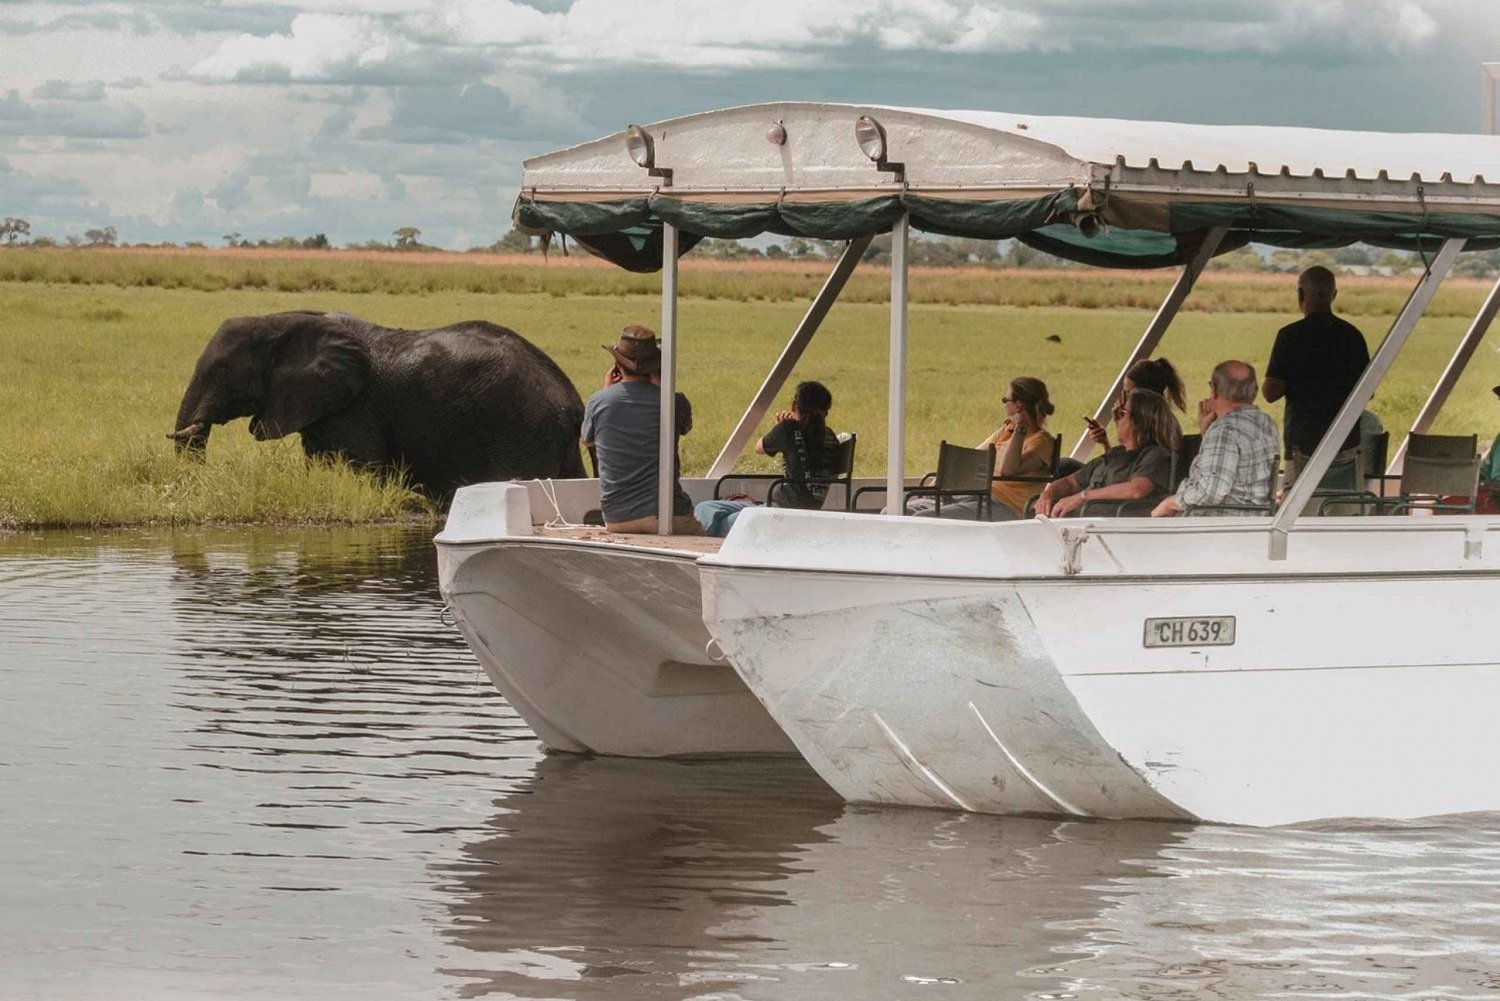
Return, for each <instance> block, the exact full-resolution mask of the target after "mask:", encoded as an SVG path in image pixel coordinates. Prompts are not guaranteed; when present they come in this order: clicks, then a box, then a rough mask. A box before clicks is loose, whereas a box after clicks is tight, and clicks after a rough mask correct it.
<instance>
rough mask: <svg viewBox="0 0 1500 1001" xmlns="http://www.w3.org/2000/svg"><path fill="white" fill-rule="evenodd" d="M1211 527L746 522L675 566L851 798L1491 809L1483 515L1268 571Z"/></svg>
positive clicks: (1244, 541)
mask: <svg viewBox="0 0 1500 1001" xmlns="http://www.w3.org/2000/svg"><path fill="white" fill-rule="evenodd" d="M1230 520H1232V519H1212V521H1211V522H1210V519H1193V521H1192V523H1186V524H1174V523H1171V522H1163V521H1160V520H1158V521H1154V522H1153V521H1151V520H1149V519H1090V520H1088V521H1084V522H1080V523H1078V524H1073V525H1068V526H1067V527H1066V528H1060V525H1059V523H1058V522H1056V521H1045V520H1041V519H1037V520H1033V521H1026V522H1012V523H1006V524H995V525H989V524H972V523H963V522H946V523H943V524H940V525H935V526H932V525H926V524H918V523H916V522H915V520H914V519H907V518H888V517H863V518H850V517H839V516H829V515H823V514H817V513H812V514H809V513H803V512H789V511H777V510H774V509H772V510H765V511H755V512H752V513H749V514H747V515H745V516H742V520H741V522H740V523H739V524H737V525H736V526H735V529H734V531H733V532H732V533H730V536H729V538H728V540H726V545H725V546H724V547H723V549H721V550H720V551H719V553H718V554H717V555H716V556H711V557H705V558H704V559H703V560H702V561H700V567H701V570H702V576H703V593H704V615H705V618H706V620H707V621H708V624H709V629H710V631H711V632H712V633H713V635H714V638H715V639H716V640H717V641H718V643H719V645H720V646H721V647H722V649H723V650H724V652H725V653H726V654H727V655H728V656H729V658H730V660H731V661H732V662H733V663H734V665H735V667H736V668H737V669H738V670H739V672H740V674H741V675H742V676H743V677H744V678H745V680H746V682H747V683H748V684H749V685H750V687H751V688H752V689H753V690H754V691H755V693H756V694H757V695H759V696H760V697H761V699H762V700H763V701H764V702H765V704H766V706H767V707H768V708H769V709H770V711H771V714H772V715H773V716H774V717H775V718H776V720H777V722H779V723H780V724H781V725H782V727H783V728H784V729H785V730H786V731H787V732H788V733H789V734H791V735H792V737H793V739H794V740H796V742H797V747H798V749H799V750H800V751H801V752H802V754H803V756H804V757H806V758H807V760H808V762H809V763H811V764H812V766H813V767H814V768H815V769H817V771H818V773H819V774H820V775H822V776H823V778H824V779H825V780H826V781H827V782H828V783H829V784H830V785H832V786H833V787H834V788H835V789H836V790H838V791H839V792H840V793H841V794H842V795H843V796H844V797H845V798H846V799H848V800H851V801H857V802H874V803H903V804H911V805H919V806H935V807H943V808H948V809H960V810H978V811H983V812H988V813H1052V814H1068V815H1074V816H1083V817H1158V818H1177V819H1191V820H1213V821H1220V822H1226V823H1238V824H1257V825H1268V824H1283V823H1291V822H1295V821H1303V820H1311V819H1316V818H1323V817H1343V816H1351V817H1419V816H1428V815H1433V814H1444V813H1453V812H1461V811H1468V810H1492V809H1495V808H1496V807H1497V805H1500V779H1497V778H1496V777H1495V776H1494V775H1493V769H1492V768H1491V765H1492V764H1493V763H1494V762H1496V761H1500V728H1496V727H1494V726H1493V725H1491V724H1490V722H1489V720H1490V716H1491V714H1492V713H1493V706H1494V705H1495V702H1494V700H1495V699H1496V698H1500V663H1497V660H1500V654H1497V651H1496V649H1495V644H1494V642H1493V628H1492V623H1493V619H1494V614H1495V609H1496V608H1500V519H1495V518H1470V517H1455V518H1401V519H1394V518H1393V519H1376V518H1322V519H1317V524H1316V525H1312V526H1306V527H1300V528H1298V529H1297V532H1296V545H1295V546H1294V547H1292V550H1291V552H1290V554H1289V555H1288V557H1287V559H1286V560H1284V561H1276V560H1272V559H1270V558H1269V556H1268V554H1267V549H1266V534H1267V525H1266V524H1265V521H1264V520H1263V519H1241V520H1240V522H1241V523H1237V524H1233V525H1226V524H1224V522H1227V521H1230ZM1387 520H1389V521H1392V522H1395V524H1394V525H1393V526H1391V527H1386V526H1385V525H1379V526H1378V527H1377V526H1376V525H1372V524H1371V523H1374V522H1384V521H1387ZM1200 521H1201V522H1203V524H1199V522H1200ZM1245 522H1248V523H1245ZM1190 633H1192V634H1194V635H1191V636H1190V635H1189V634H1190ZM1197 634H1201V637H1200V636H1199V635H1197Z"/></svg>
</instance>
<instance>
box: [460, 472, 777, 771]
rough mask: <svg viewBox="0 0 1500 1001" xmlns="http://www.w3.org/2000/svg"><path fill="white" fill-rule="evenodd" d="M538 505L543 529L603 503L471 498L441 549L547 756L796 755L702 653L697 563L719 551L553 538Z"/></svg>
mask: <svg viewBox="0 0 1500 1001" xmlns="http://www.w3.org/2000/svg"><path fill="white" fill-rule="evenodd" d="M693 486H694V487H695V488H696V487H697V484H694V485H693ZM533 496H535V498H536V499H537V501H538V506H537V508H536V510H537V512H538V517H539V518H540V517H541V515H542V512H543V511H547V510H550V509H552V508H553V507H554V501H555V502H556V505H557V507H559V508H560V509H561V512H560V513H559V512H557V511H553V512H552V513H551V517H554V518H556V517H560V516H562V517H566V516H571V518H572V520H573V521H574V522H576V523H581V522H582V521H583V515H584V512H585V510H586V507H585V506H584V505H587V506H590V507H597V506H598V503H599V501H598V496H599V491H598V483H597V482H595V481H587V480H585V481H566V482H559V483H555V484H552V483H549V484H545V485H544V484H540V483H532V484H529V485H526V486H521V485H515V484H502V483H491V484H483V485H480V486H475V487H465V488H464V489H462V490H461V491H460V492H459V496H458V497H457V498H456V499H455V500H454V503H453V507H452V509H451V510H450V512H449V517H448V522H447V524H446V525H445V527H444V529H443V531H442V533H441V534H439V535H438V537H437V540H436V541H437V547H438V578H439V581H440V586H441V589H442V593H443V598H444V600H445V601H446V602H447V604H448V607H449V609H450V610H451V611H452V614H453V616H454V618H455V619H456V620H457V623H458V627H459V629H460V630H461V631H462V632H463V635H464V638H465V639H467V640H468V642H469V646H470V648H471V649H472V650H473V651H474V655H475V656H476V657H477V658H478V659H479V663H480V664H481V665H482V666H483V667H484V670H485V673H486V674H488V675H489V677H490V680H491V681H493V682H494V684H495V686H496V687H497V688H499V689H500V692H501V694H503V695H504V696H505V698H506V701H508V702H509V703H510V704H511V706H512V707H514V708H515V710H516V712H517V713H519V714H520V716H521V718H522V719H524V720H525V721H526V724H527V725H528V726H530V727H531V729H532V730H534V731H535V732H536V734H537V736H538V737H539V738H541V741H542V743H543V744H544V745H546V746H547V747H548V748H549V749H550V750H555V751H572V752H575V753H596V754H612V755H623V756H629V757H675V756H682V755H712V754H795V753H796V751H795V750H794V748H793V747H792V743H791V741H790V740H789V739H788V738H787V736H786V734H785V733H783V732H782V730H781V729H780V727H778V726H777V725H776V723H775V722H774V721H773V720H772V719H771V717H770V716H769V715H768V714H767V713H766V711H765V709H764V708H762V706H761V704H760V702H758V701H757V700H756V698H755V697H754V696H753V695H751V694H750V691H749V689H747V688H746V687H745V685H744V683H743V682H742V681H740V679H739V676H738V675H736V674H735V672H734V669H733V668H732V667H730V666H729V664H728V663H726V662H725V661H724V660H723V658H722V657H720V658H718V659H717V660H715V659H714V658H713V657H711V656H710V655H709V652H708V647H709V645H710V639H709V635H708V631H707V630H706V629H705V628H704V625H703V618H702V610H701V598H700V596H699V591H698V567H697V558H698V556H699V555H701V554H702V553H703V552H706V551H708V550H710V549H712V548H717V546H716V543H717V541H718V540H705V539H680V538H679V539H673V538H668V537H663V538H657V537H653V536H632V537H621V536H617V535H612V534H611V533H608V532H605V531H603V530H602V529H593V530H590V529H573V530H562V531H548V530H547V528H546V527H545V525H544V524H543V523H540V522H539V523H538V524H536V525H533V523H532V511H533V507H532V504H531V500H532V497H533ZM578 498H582V501H579V500H578ZM542 505H546V507H545V508H544V507H542Z"/></svg>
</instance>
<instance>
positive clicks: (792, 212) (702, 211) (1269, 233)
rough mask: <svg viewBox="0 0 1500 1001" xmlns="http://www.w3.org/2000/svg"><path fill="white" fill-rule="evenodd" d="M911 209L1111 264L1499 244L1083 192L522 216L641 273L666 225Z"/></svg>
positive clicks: (1355, 215) (1380, 217) (830, 231)
mask: <svg viewBox="0 0 1500 1001" xmlns="http://www.w3.org/2000/svg"><path fill="white" fill-rule="evenodd" d="M902 212H909V213H910V215H911V224H912V226H913V227H915V228H916V229H918V230H921V231H923V232H927V233H936V234H941V235H944V236H961V237H973V238H978V239H984V240H1005V239H1019V240H1021V241H1022V242H1024V243H1026V244H1027V245H1029V246H1032V247H1035V248H1037V249H1038V250H1042V251H1045V252H1047V253H1049V254H1054V255H1056V256H1058V257H1061V258H1065V259H1067V260H1071V261H1078V262H1080V263H1083V264H1093V265H1097V266H1099V267H1106V268H1160V267H1168V266H1171V265H1176V264H1182V263H1183V262H1185V261H1186V260H1187V259H1188V258H1189V257H1190V256H1191V254H1192V251H1193V248H1194V246H1196V244H1197V242H1198V241H1199V240H1200V239H1201V237H1202V233H1203V232H1204V230H1206V229H1208V228H1209V227H1211V226H1227V227H1228V228H1229V231H1228V234H1227V235H1226V236H1225V238H1224V240H1223V241H1222V242H1221V243H1220V245H1219V248H1218V252H1219V253H1225V252H1227V251H1230V250H1236V249H1238V248H1240V247H1243V246H1245V245H1246V244H1248V243H1261V244H1268V245H1270V246H1276V247H1294V248H1299V249H1306V248H1314V247H1342V246H1347V245H1348V244H1351V243H1359V242H1363V243H1369V244H1374V245H1376V246H1382V247H1394V248H1399V249H1403V250H1419V251H1424V252H1432V251H1436V250H1437V248H1438V247H1439V246H1440V245H1441V244H1442V242H1443V240H1445V239H1449V238H1455V237H1463V238H1466V239H1468V241H1469V243H1468V246H1467V249H1470V250H1491V249H1495V248H1497V247H1500V216H1492V215H1482V214H1479V213H1453V212H1431V213H1428V212H1413V213H1406V212H1371V211H1363V210H1354V209H1350V210H1339V209H1328V208H1307V207H1297V206H1283V205H1263V204H1261V205H1257V204H1232V205H1226V204H1216V203H1207V202H1180V203H1174V204H1172V205H1170V206H1168V209H1167V212H1166V219H1167V231H1166V232H1158V231H1155V230H1145V229H1123V228H1120V227H1114V226H1110V227H1099V228H1098V229H1097V231H1095V232H1094V233H1093V235H1085V234H1084V232H1083V231H1082V230H1080V229H1079V228H1078V227H1077V226H1075V225H1074V224H1073V222H1074V220H1075V219H1077V218H1078V217H1079V214H1080V213H1079V208H1078V192H1077V191H1075V190H1073V189H1066V190H1063V191H1059V192H1057V193H1055V194H1051V195H1045V196H1043V197H1040V198H1027V199H1016V200H1003V201H989V200H987V201H976V200H967V199H949V198H928V197H924V196H920V195H913V194H909V193H908V194H905V195H899V194H892V195H882V196H880V197H876V198H865V199H859V200H856V201H843V202H833V201H830V202H803V201H796V202H793V201H784V200H783V201H776V202H757V203H743V202H703V201H687V200H684V199H681V198H673V197H670V196H667V195H662V194H653V195H648V196H645V197H641V198H629V199H622V200H615V201H599V202H581V201H537V200H535V199H533V198H529V197H526V196H522V197H521V198H520V199H519V200H518V201H517V203H516V209H515V220H516V222H517V223H518V224H519V225H520V226H522V227H524V228H526V229H530V230H534V231H551V232H555V233H564V234H566V235H568V236H571V237H572V238H573V239H574V240H576V241H577V242H578V243H580V244H582V245H584V246H585V247H587V248H589V249H590V250H592V251H593V252H594V253H596V254H598V255H600V256H601V257H604V258H606V259H607V260H610V261H612V262H614V263H615V264H618V265H619V266H621V267H623V268H627V269H629V270H631V271H640V272H648V271H656V270H658V269H660V267H661V247H662V238H661V233H662V224H663V223H670V224H672V225H674V226H677V227H678V229H679V230H680V231H681V237H680V239H679V253H686V252H687V251H688V250H690V249H691V248H692V247H693V246H694V245H695V244H696V243H697V242H698V241H699V240H701V239H704V238H709V237H713V238H718V239H725V240H741V239H745V238H747V237H752V236H759V235H760V234H762V233H775V234H778V235H781V236H801V237H808V238H812V239H819V240H850V239H854V238H855V237H860V236H869V235H873V234H876V233H885V232H889V231H890V229H891V227H892V226H893V225H894V224H895V222H896V220H897V219H898V218H900V216H901V213H902Z"/></svg>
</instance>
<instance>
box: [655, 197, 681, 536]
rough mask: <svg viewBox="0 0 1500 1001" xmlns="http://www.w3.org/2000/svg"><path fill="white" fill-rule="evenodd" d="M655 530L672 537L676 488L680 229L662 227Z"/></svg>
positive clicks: (663, 225) (664, 224) (667, 225)
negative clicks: (678, 245) (659, 381)
mask: <svg viewBox="0 0 1500 1001" xmlns="http://www.w3.org/2000/svg"><path fill="white" fill-rule="evenodd" d="M657 441H658V448H657V453H656V460H657V462H658V463H659V466H658V467H657V479H656V531H657V533H658V534H660V535H671V534H672V512H673V507H674V504H673V501H674V500H675V494H676V491H675V490H674V488H675V487H676V485H677V227H676V226H674V225H672V224H671V223H669V222H663V223H662V227H661V429H660V434H659V435H658V438H657Z"/></svg>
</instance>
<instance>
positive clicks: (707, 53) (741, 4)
mask: <svg viewBox="0 0 1500 1001" xmlns="http://www.w3.org/2000/svg"><path fill="white" fill-rule="evenodd" d="M303 6H304V7H305V8H310V9H312V10H315V11H317V12H316V13H303V14H300V15H298V16H297V17H296V18H295V19H294V21H293V22H292V26H291V30H290V31H288V32H285V33H279V34H270V35H251V34H241V35H237V36H235V37H234V38H231V39H227V40H225V41H224V42H223V43H221V44H220V45H219V47H218V49H217V50H216V51H215V52H214V53H213V54H212V55H211V56H209V57H208V58H206V59H204V60H202V61H201V62H199V63H198V64H197V65H195V66H194V67H193V68H192V70H191V71H190V73H189V75H190V76H192V77H193V78H195V79H202V80H209V81H229V80H266V79H287V80H295V81H320V80H326V81H336V80H348V79H353V78H357V77H358V76H359V74H360V73H370V72H375V71H377V70H379V71H384V72H387V73H389V72H393V71H396V72H399V71H401V70H403V69H405V68H406V63H407V61H408V60H410V59H411V57H412V54H413V52H414V51H415V50H416V49H419V48H430V47H433V46H436V47H438V48H440V49H443V50H447V51H449V52H460V51H468V52H471V53H478V52H482V53H484V54H485V57H486V58H487V59H488V60H489V62H490V65H491V67H492V68H493V69H501V68H508V69H514V68H516V66H517V64H518V63H519V64H522V65H524V66H526V67H528V68H531V69H533V70H536V71H540V72H543V73H557V72H569V71H574V72H580V71H585V72H586V71H596V70H599V69H600V68H602V67H614V68H619V67H627V66H662V67H671V68H675V69H680V70H698V71H733V70H743V69H750V68H779V67H788V68H797V67H811V66H820V65H826V64H827V62H828V61H829V60H830V59H835V60H842V61H843V62H844V63H845V64H854V63H857V62H858V61H859V60H860V59H861V58H868V55H869V54H870V52H872V51H875V52H879V51H885V52H932V53H936V54H941V53H994V54H1005V53H1017V52H1048V51H1064V50H1071V51H1076V50H1087V49H1095V48H1106V49H1120V48H1125V47H1137V48H1148V49H1153V48H1154V49H1177V50H1181V51H1184V52H1247V53H1259V54H1274V53H1278V52H1284V51H1300V50H1306V49H1317V50H1322V51H1324V52H1328V53H1330V54H1331V56H1333V57H1334V58H1336V54H1337V52H1339V51H1342V50H1350V49H1352V50H1361V51H1380V52H1404V51H1409V50H1412V49H1417V48H1420V47H1422V46H1424V45H1427V44H1429V43H1430V42H1431V41H1432V40H1433V39H1434V38H1435V37H1436V36H1437V35H1438V33H1439V31H1440V27H1441V25H1440V21H1439V16H1440V15H1441V16H1444V17H1447V18H1449V19H1450V20H1452V19H1455V18H1461V17H1462V16H1463V13H1462V11H1461V10H1460V9H1459V4H1458V0H1317V2H1308V0H1259V2H1255V3H1250V2H1240V0H1234V2H1226V0H1219V2H1217V3H1215V2H1211V0H1202V2H1199V3H1195V4H1188V3H1184V2H1180V0H1177V2H1171V0H1169V2H1167V3H1148V2H1146V0H1117V2H1114V3H1108V4H1106V3H1100V2H1097V0H1010V2H984V0H823V2H811V0H758V2H754V3H748V2H745V0H697V2H694V3H690V4H689V3H683V2H681V0H574V2H573V3H572V4H571V5H569V6H568V7H567V8H566V9H563V10H557V11H545V10H541V9H538V8H537V7H534V6H531V5H530V4H526V3H521V2H518V0H442V2H438V0H383V2H380V3H378V4H376V5H375V6H373V7H371V6H369V5H367V4H365V3H363V2H359V3H356V2H353V0H322V2H318V3H313V4H304V5H303Z"/></svg>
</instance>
